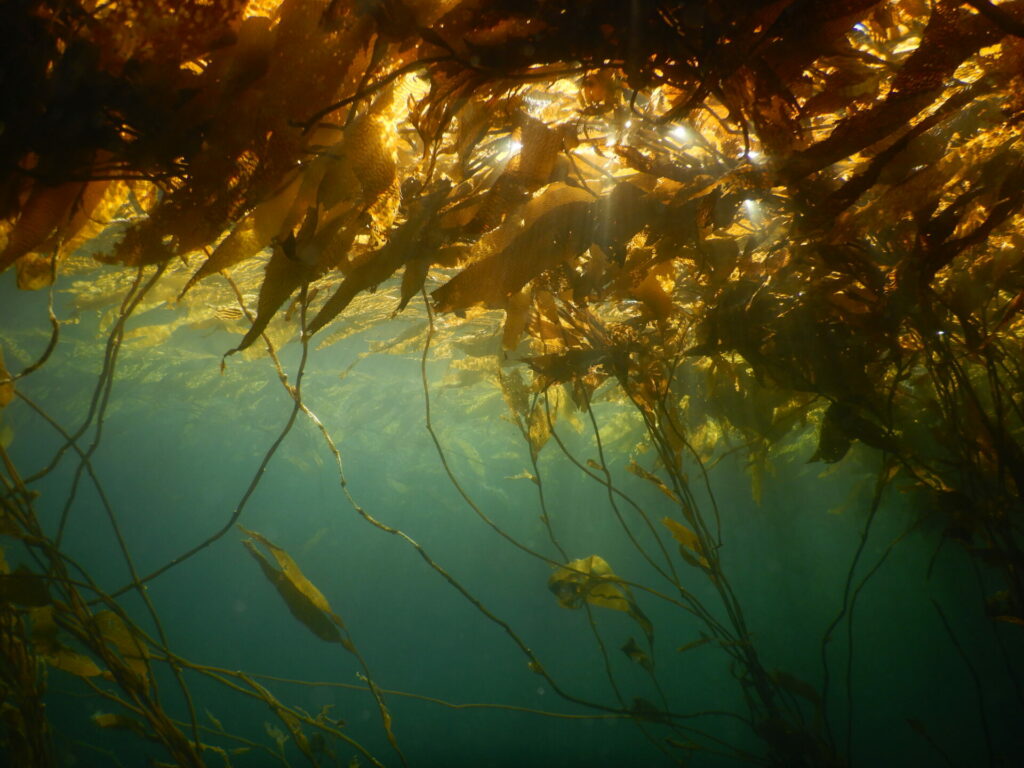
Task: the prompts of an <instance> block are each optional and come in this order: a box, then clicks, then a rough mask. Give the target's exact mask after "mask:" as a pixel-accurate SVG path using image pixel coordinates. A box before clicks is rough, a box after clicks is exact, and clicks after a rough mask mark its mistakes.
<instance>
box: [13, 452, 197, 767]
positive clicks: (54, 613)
mask: <svg viewBox="0 0 1024 768" xmlns="http://www.w3.org/2000/svg"><path fill="white" fill-rule="evenodd" d="M0 455H2V458H3V460H4V464H5V467H6V469H7V472H8V475H9V479H10V482H11V486H10V487H9V490H17V491H18V493H19V494H20V495H21V497H22V498H23V499H25V503H24V504H23V509H19V505H18V504H16V503H14V502H13V501H10V502H9V500H13V499H15V498H16V496H14V495H13V494H10V493H9V494H8V497H7V499H5V503H4V506H5V508H6V511H7V512H8V513H9V514H10V515H11V516H12V517H13V519H14V520H15V521H16V522H17V525H18V527H19V528H20V533H17V535H18V537H19V538H22V539H23V541H24V543H25V544H26V545H27V546H28V547H29V548H30V549H36V548H38V549H41V550H42V552H43V554H44V555H45V556H46V558H47V559H48V561H49V565H48V567H47V568H46V569H45V572H46V573H47V574H52V575H53V576H54V579H53V583H55V584H57V585H59V586H60V587H61V589H62V590H63V591H64V595H65V598H66V603H64V604H59V603H57V602H55V601H53V600H52V598H51V597H50V596H49V594H48V591H47V590H46V588H45V587H42V586H37V587H34V588H33V591H32V592H28V593H26V594H25V595H24V596H23V597H19V598H18V602H22V603H24V604H27V605H30V606H34V607H35V608H36V609H37V610H38V611H40V613H36V614H35V615H32V616H31V620H32V626H33V633H34V635H33V641H34V642H33V645H35V643H37V642H39V638H41V637H44V636H45V635H44V630H43V629H42V627H45V626H47V625H49V626H50V627H51V629H50V630H49V631H47V632H46V634H47V635H50V639H49V641H48V643H49V644H50V645H51V647H50V653H51V654H55V655H57V656H59V657H61V658H62V659H63V661H61V662H59V663H60V664H62V665H63V666H65V668H67V669H68V670H69V671H72V672H73V673H75V674H78V675H80V676H81V677H82V678H83V680H85V681H86V683H88V684H92V682H91V680H89V678H90V677H91V676H93V675H95V674H98V673H99V669H98V668H97V667H96V666H95V664H94V663H93V662H91V660H88V659H86V658H85V657H80V656H78V655H77V654H75V653H74V652H71V651H69V650H67V649H66V648H63V647H62V646H61V645H60V644H59V642H58V640H57V637H56V632H57V628H58V626H59V627H60V628H62V629H64V630H65V631H67V632H69V633H70V634H71V635H72V636H73V637H74V638H75V639H76V640H78V641H79V642H80V643H82V644H83V645H84V646H85V647H86V648H88V649H89V650H91V651H92V652H93V653H94V654H96V656H97V657H99V658H100V659H101V660H102V661H103V662H104V664H105V665H106V667H107V669H108V670H109V672H110V675H111V680H112V681H113V682H114V683H115V684H116V685H117V686H118V687H119V688H121V690H122V691H124V693H125V694H126V695H127V696H128V700H122V699H120V697H117V696H116V695H115V694H113V693H111V692H109V691H104V692H103V693H104V695H106V696H108V697H110V698H111V699H112V700H116V701H124V703H125V705H126V706H127V707H128V708H129V709H130V710H132V711H134V712H136V713H137V714H139V715H140V716H142V717H143V718H144V719H145V720H146V721H147V722H148V723H149V725H150V726H151V728H152V729H153V732H154V734H155V735H156V737H157V739H158V741H159V742H160V743H161V744H162V745H163V746H164V747H165V748H166V749H167V750H168V752H169V753H170V754H171V755H172V757H174V758H175V759H176V760H177V761H178V764H179V765H181V766H183V767H188V768H193V767H194V768H202V765H203V763H202V759H201V757H200V756H199V753H198V751H197V750H198V749H199V742H198V740H197V741H196V743H195V744H192V743H190V742H189V741H188V739H186V738H185V737H184V735H183V734H182V733H181V731H180V730H178V728H177V727H176V726H174V725H173V724H172V723H171V722H170V721H169V719H168V718H167V715H166V714H165V713H164V711H163V710H162V708H161V706H160V704H159V698H158V693H157V689H156V685H155V681H154V680H153V678H152V669H151V667H150V662H149V657H148V653H147V651H146V648H145V646H144V645H142V644H141V643H140V641H139V639H138V635H137V632H136V630H134V629H132V628H131V625H130V623H127V622H125V621H124V620H123V618H122V617H121V615H120V614H119V610H118V611H104V612H101V613H98V614H93V613H92V612H91V611H90V609H89V607H88V605H87V604H86V602H85V600H84V599H82V597H81V596H80V594H79V593H78V589H77V587H76V586H75V582H74V581H73V580H72V579H70V578H69V577H68V574H67V570H66V561H67V562H71V561H70V560H69V559H68V558H67V556H66V555H64V554H63V553H61V552H60V550H59V548H58V547H56V545H55V544H54V543H52V541H51V540H50V539H48V538H46V537H45V536H44V535H43V533H42V531H41V529H40V526H39V523H38V521H37V519H36V516H35V513H34V511H33V508H32V505H31V502H32V495H31V494H29V493H28V491H27V488H26V487H25V485H24V483H23V482H22V480H21V478H20V477H19V476H18V474H17V472H16V470H15V469H14V466H13V464H12V463H11V462H10V460H9V457H8V456H7V453H6V451H4V450H3V449H2V448H0ZM6 483H7V479H5V484H6ZM9 533H13V531H9ZM78 570H80V571H81V568H79V569H78ZM83 573H84V571H83ZM90 581H91V580H90ZM89 586H90V588H91V589H92V590H93V591H95V592H97V593H98V594H100V595H103V593H102V592H101V591H100V590H99V589H98V588H97V587H96V586H95V585H93V584H90V585H89ZM103 599H104V600H107V601H109V600H110V598H109V597H108V596H105V595H103ZM58 609H59V610H58ZM18 620H19V622H20V621H21V619H20V618H19V619H18ZM158 626H159V624H158ZM51 663H53V662H51ZM178 679H179V681H180V683H181V685H182V686H183V688H184V680H183V679H182V678H181V677H180V676H179V678H178ZM185 691H186V701H188V694H187V688H185ZM26 705H27V702H26ZM193 725H194V719H193ZM15 741H18V739H15Z"/></svg>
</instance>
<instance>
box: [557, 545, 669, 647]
mask: <svg viewBox="0 0 1024 768" xmlns="http://www.w3.org/2000/svg"><path fill="white" fill-rule="evenodd" d="M548 589H550V590H551V591H552V592H553V593H554V594H555V597H557V598H558V602H559V604H561V605H562V606H563V607H565V608H570V609H574V608H580V607H582V605H583V603H584V602H587V603H590V604H591V605H598V606H601V607H603V608H611V609H612V610H613V611H622V612H623V613H628V614H629V615H630V617H631V618H632V619H633V620H634V621H635V622H636V623H637V624H639V625H640V628H641V629H643V631H644V634H645V635H647V639H648V640H649V641H651V642H653V638H654V627H653V626H652V625H651V621H650V619H648V618H647V616H646V615H645V614H644V612H643V611H642V610H640V606H639V605H637V603H636V600H634V599H633V595H632V594H631V593H630V591H629V587H628V586H627V585H626V584H624V583H623V582H622V580H621V579H620V578H619V577H618V576H616V575H615V572H614V571H613V570H612V567H611V566H610V565H608V562H607V561H606V560H605V559H604V558H603V557H601V556H600V555H591V556H590V557H585V558H581V559H579V560H573V561H572V562H570V563H569V564H568V565H565V566H563V567H561V568H559V569H558V570H557V571H555V572H554V573H553V574H551V577H550V578H549V579H548Z"/></svg>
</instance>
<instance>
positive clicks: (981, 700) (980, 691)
mask: <svg viewBox="0 0 1024 768" xmlns="http://www.w3.org/2000/svg"><path fill="white" fill-rule="evenodd" d="M931 603H932V605H933V606H934V607H935V612H936V613H938V614H939V619H940V620H941V621H942V627H943V629H945V630H946V635H947V636H948V637H949V641H950V642H951V643H952V644H953V647H954V648H956V652H957V653H958V654H959V655H960V658H961V659H962V660H963V662H964V666H965V667H967V672H968V673H969V674H970V676H971V681H972V682H973V684H974V695H975V697H976V698H977V703H978V721H979V724H980V725H981V732H982V734H983V735H984V737H985V747H986V753H987V755H988V764H989V765H990V766H994V765H995V755H994V753H993V751H992V734H991V733H990V732H989V726H988V710H987V708H986V706H985V690H984V688H983V687H982V685H981V678H980V677H978V670H977V669H975V667H974V662H972V661H971V657H970V656H968V655H967V652H966V651H965V650H964V647H963V645H961V644H960V641H959V640H957V637H956V634H955V633H954V632H953V628H952V627H951V626H950V624H949V620H948V619H947V618H946V614H945V613H944V612H943V610H942V607H941V606H940V605H939V604H938V603H937V602H936V601H935V600H934V599H933V600H932V601H931Z"/></svg>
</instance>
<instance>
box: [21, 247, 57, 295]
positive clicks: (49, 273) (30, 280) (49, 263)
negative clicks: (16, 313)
mask: <svg viewBox="0 0 1024 768" xmlns="http://www.w3.org/2000/svg"><path fill="white" fill-rule="evenodd" d="M14 269H15V270H16V272H17V275H18V287H19V288H20V289H21V290H23V291H39V290H42V289H43V288H48V287H50V286H51V285H53V278H54V257H53V256H44V255H42V254H39V253H26V254H25V255H24V256H22V257H21V258H20V259H18V260H17V261H16V262H15V263H14Z"/></svg>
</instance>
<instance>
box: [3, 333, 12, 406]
mask: <svg viewBox="0 0 1024 768" xmlns="http://www.w3.org/2000/svg"><path fill="white" fill-rule="evenodd" d="M13 399H14V382H13V381H12V380H11V374H10V373H9V372H8V370H7V368H6V366H5V365H4V349H3V347H0V408H5V407H6V406H7V405H8V404H9V403H10V402H11V400H13Z"/></svg>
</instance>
